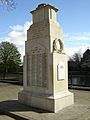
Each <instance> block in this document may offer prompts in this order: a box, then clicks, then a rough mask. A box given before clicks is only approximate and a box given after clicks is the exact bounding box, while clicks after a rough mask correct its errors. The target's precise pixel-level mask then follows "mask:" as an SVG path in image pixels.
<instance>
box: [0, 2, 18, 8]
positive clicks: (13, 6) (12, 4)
mask: <svg viewBox="0 0 90 120" xmlns="http://www.w3.org/2000/svg"><path fill="white" fill-rule="evenodd" d="M0 3H1V5H3V6H4V7H6V8H7V9H14V8H15V7H16V3H15V2H14V1H13V0H0Z"/></svg>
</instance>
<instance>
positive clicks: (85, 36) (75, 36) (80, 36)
mask: <svg viewBox="0 0 90 120" xmlns="http://www.w3.org/2000/svg"><path fill="white" fill-rule="evenodd" d="M65 38H66V39H68V40H77V41H78V40H79V41H80V40H81V41H83V40H85V41H86V40H90V32H83V33H66V34H65Z"/></svg>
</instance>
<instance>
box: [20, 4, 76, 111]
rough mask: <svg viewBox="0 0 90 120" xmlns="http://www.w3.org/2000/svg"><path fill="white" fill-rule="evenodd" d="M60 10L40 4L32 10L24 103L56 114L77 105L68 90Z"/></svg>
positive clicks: (24, 75) (24, 72) (23, 91)
mask: <svg viewBox="0 0 90 120" xmlns="http://www.w3.org/2000/svg"><path fill="white" fill-rule="evenodd" d="M57 11H58V9H57V8H55V7H53V6H52V5H49V4H40V5H38V7H37V8H36V9H35V10H33V11H31V13H32V18H33V24H32V25H31V26H30V28H29V30H28V31H27V41H26V42H25V56H24V65H23V67H24V70H23V80H24V81H23V82H24V88H23V90H22V91H21V92H19V94H18V99H19V101H20V102H21V103H23V104H27V105H30V106H33V107H37V108H41V109H44V110H48V111H52V112H57V111H59V110H61V109H62V108H64V107H67V106H69V105H72V104H73V103H74V98H73V93H71V92H69V91H68V64H67V56H66V54H65V52H64V41H63V31H62V28H61V27H60V26H59V23H58V22H57V20H56V12H57Z"/></svg>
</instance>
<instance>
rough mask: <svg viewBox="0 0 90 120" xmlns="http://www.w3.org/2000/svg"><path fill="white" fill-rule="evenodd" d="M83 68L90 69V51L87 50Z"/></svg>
mask: <svg viewBox="0 0 90 120" xmlns="http://www.w3.org/2000/svg"><path fill="white" fill-rule="evenodd" d="M82 67H89V68H90V50H89V49H87V50H86V51H85V52H84V54H83V58H82Z"/></svg>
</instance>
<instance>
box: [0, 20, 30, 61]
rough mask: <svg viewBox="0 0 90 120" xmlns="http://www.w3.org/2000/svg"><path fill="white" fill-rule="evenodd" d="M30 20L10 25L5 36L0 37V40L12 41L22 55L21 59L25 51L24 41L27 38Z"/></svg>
mask: <svg viewBox="0 0 90 120" xmlns="http://www.w3.org/2000/svg"><path fill="white" fill-rule="evenodd" d="M31 24H32V22H26V23H25V24H24V25H14V26H10V29H11V32H9V33H8V36H7V37H5V38H0V41H9V42H11V43H14V44H15V45H16V46H17V48H18V50H19V51H20V53H21V55H22V57H21V58H22V59H23V56H24V51H25V41H26V40H27V30H28V29H29V27H30V25H31Z"/></svg>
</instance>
